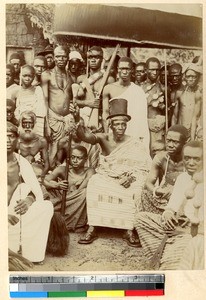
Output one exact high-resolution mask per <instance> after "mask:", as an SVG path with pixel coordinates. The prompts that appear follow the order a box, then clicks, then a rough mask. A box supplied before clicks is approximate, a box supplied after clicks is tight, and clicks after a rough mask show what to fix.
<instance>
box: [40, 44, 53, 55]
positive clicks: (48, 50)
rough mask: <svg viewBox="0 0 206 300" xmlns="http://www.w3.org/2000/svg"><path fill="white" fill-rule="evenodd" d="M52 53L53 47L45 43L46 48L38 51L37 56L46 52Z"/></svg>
mask: <svg viewBox="0 0 206 300" xmlns="http://www.w3.org/2000/svg"><path fill="white" fill-rule="evenodd" d="M53 53H54V49H53V47H52V46H51V45H47V46H46V48H45V49H44V50H43V51H40V52H38V53H37V56H40V55H43V56H45V55H47V54H53Z"/></svg>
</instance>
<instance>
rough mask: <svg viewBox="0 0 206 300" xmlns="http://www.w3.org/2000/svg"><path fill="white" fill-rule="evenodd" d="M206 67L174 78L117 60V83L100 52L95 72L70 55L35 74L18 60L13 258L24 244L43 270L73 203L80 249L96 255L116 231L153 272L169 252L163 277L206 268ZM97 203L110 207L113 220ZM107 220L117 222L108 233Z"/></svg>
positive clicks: (156, 68)
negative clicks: (51, 240)
mask: <svg viewBox="0 0 206 300" xmlns="http://www.w3.org/2000/svg"><path fill="white" fill-rule="evenodd" d="M195 59H196V58H195ZM200 59H201V58H199V60H198V61H193V62H188V64H186V66H181V65H180V64H178V63H173V64H171V65H170V66H167V68H166V72H167V74H166V75H165V67H164V66H162V67H161V64H160V61H159V60H158V59H157V58H156V57H150V58H148V59H147V60H146V62H139V63H137V64H136V65H134V64H133V62H132V60H131V59H130V58H129V57H121V58H119V59H117V58H116V59H115V61H114V63H113V66H112V68H110V69H109V70H106V71H105V70H104V69H103V67H104V60H103V49H102V48H101V47H99V46H93V47H91V48H90V49H89V51H88V53H87V62H86V64H85V61H84V60H83V55H81V53H80V51H76V50H75V51H68V49H67V47H66V46H62V45H60V46H59V45H57V46H56V48H54V49H53V48H52V47H46V49H45V50H44V51H43V52H41V53H38V54H37V55H36V56H35V57H34V60H33V64H32V65H28V64H23V63H22V56H21V55H20V54H19V53H13V54H11V56H10V58H9V64H7V65H6V84H7V86H6V90H7V157H8V206H9V248H10V249H11V250H13V251H15V252H17V251H18V249H19V245H20V244H21V248H22V255H23V256H24V257H26V258H27V259H29V260H31V261H32V262H40V261H43V260H44V257H45V251H46V243H47V238H48V232H49V225H50V221H51V218H52V215H53V211H60V209H61V199H62V192H63V191H67V196H66V208H65V217H64V218H65V222H66V226H67V229H68V231H71V230H72V231H75V232H84V231H86V234H85V235H84V236H83V237H81V238H80V239H79V241H78V243H80V244H90V243H92V242H93V241H94V240H95V239H97V237H98V234H97V233H98V231H99V230H100V231H101V229H100V228H99V226H101V225H102V224H104V226H106V227H114V228H120V229H124V230H123V231H122V232H123V239H124V240H125V241H126V242H127V244H128V245H129V246H132V247H140V246H141V245H142V247H143V249H144V251H145V253H146V255H147V256H148V257H149V258H150V260H152V259H153V260H154V258H155V260H156V261H158V255H157V254H158V251H159V249H160V248H161V247H162V252H161V255H159V261H160V262H159V264H160V267H161V268H165V269H178V268H183V269H184V268H189V269H201V268H203V225H202V224H203V178H202V172H203V171H202V167H203V161H202V160H203V149H202V140H203V138H202V130H203V129H202V88H201V85H202V83H201V74H202V67H201V63H200ZM85 65H87V67H86V68H85ZM105 65H106V64H105ZM107 71H108V72H107ZM106 72H107V73H108V74H107V77H106V79H105V73H106ZM165 79H166V82H167V84H165ZM166 101H167V108H168V111H167V114H168V115H167V118H166V114H165V112H166V110H165V107H166ZM166 122H167V126H166ZM167 127H169V129H168V131H167V132H165V130H166V128H167ZM67 158H69V163H70V166H69V172H68V178H65V169H66V163H65V162H67V161H68V159H67ZM151 160H152V162H151ZM27 169H28V171H27ZM25 170H26V171H25ZM33 171H34V173H33ZM26 173H27V175H26ZM28 174H31V176H28ZM34 174H35V176H34ZM28 177H29V179H28ZM183 181H184V182H185V184H182V182H183ZM179 182H180V183H179ZM40 186H41V189H40ZM108 186H109V187H110V189H108ZM111 199H112V200H111ZM116 199H119V200H118V201H119V202H118V203H117V202H115V201H116ZM125 199H126V201H125ZM16 201H17V202H16ZM95 201H96V203H99V202H101V201H103V202H105V203H106V205H107V206H108V211H106V215H105V216H103V212H101V210H100V212H99V211H98V212H97V211H96V212H95V209H94V206H93V202H95ZM111 201H113V204H114V203H116V206H115V210H114V211H111V209H110V207H109V203H110V202H111ZM125 202H126V203H127V204H126V205H128V210H127V206H125V207H126V208H125V211H124V212H122V208H121V205H120V203H125ZM115 211H116V213H117V215H115ZM107 214H108V215H111V216H110V221H111V220H112V221H111V222H109V221H108V223H106V224H105V223H104V222H103V221H102V220H103V219H104V218H107ZM118 214H122V219H121V220H120V219H119V217H118ZM95 215H96V216H95ZM45 216H46V217H45ZM128 220H129V221H130V222H127V221H128ZM42 228H44V230H42ZM179 229H180V230H179ZM171 233H173V234H171ZM174 237H175V238H174ZM171 241H172V242H171ZM40 245H41V246H40ZM160 246H161V247H160ZM197 248H198V249H197ZM174 251H175V252H174ZM168 253H169V254H168ZM174 253H176V256H175V257H174V255H173V254H174ZM188 253H189V254H190V255H188ZM197 255H198V257H196V256H197ZM171 257H173V259H172V258H171Z"/></svg>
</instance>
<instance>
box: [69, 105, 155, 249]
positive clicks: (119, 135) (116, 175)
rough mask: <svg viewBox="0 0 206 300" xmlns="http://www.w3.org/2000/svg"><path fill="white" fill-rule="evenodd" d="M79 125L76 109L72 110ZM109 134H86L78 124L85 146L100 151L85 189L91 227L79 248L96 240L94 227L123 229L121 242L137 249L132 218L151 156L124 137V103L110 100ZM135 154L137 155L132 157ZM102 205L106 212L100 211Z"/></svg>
mask: <svg viewBox="0 0 206 300" xmlns="http://www.w3.org/2000/svg"><path fill="white" fill-rule="evenodd" d="M71 111H72V112H73V113H74V117H75V120H76V121H77V122H78V121H79V114H78V108H76V109H75V108H71ZM108 119H110V121H111V122H110V124H111V125H110V126H111V132H110V133H96V134H93V133H89V132H86V131H85V130H84V127H82V126H81V124H80V123H78V125H77V126H78V127H77V134H78V136H79V137H80V138H81V139H82V140H83V141H85V142H87V143H91V144H97V143H98V144H99V145H100V147H101V149H102V156H101V157H100V166H99V167H98V168H97V174H96V175H94V176H92V178H91V179H90V180H89V183H88V187H87V214H88V223H89V225H90V227H89V229H88V231H87V233H86V235H85V236H84V237H83V238H81V239H80V240H79V243H80V244H90V243H92V242H93V241H94V240H95V239H96V238H97V235H96V226H104V227H113V228H120V229H126V233H125V235H124V237H123V238H124V239H125V240H126V242H127V243H128V245H129V246H132V247H137V246H138V245H139V244H138V241H137V240H136V239H135V237H134V234H133V231H132V230H133V226H134V224H133V221H134V214H135V210H136V207H137V204H138V202H139V201H140V196H141V190H142V186H143V184H144V181H145V178H146V176H147V173H148V169H149V164H150V156H149V154H148V152H147V151H146V150H145V146H144V143H143V142H142V141H141V140H138V139H135V138H134V137H130V136H128V135H126V134H125V131H126V128H127V123H128V122H129V121H130V119H131V117H130V116H129V115H128V114H127V100H125V99H113V100H112V101H111V103H110V114H109V116H108ZM135 153H136V154H135ZM102 204H104V208H105V209H101V206H102Z"/></svg>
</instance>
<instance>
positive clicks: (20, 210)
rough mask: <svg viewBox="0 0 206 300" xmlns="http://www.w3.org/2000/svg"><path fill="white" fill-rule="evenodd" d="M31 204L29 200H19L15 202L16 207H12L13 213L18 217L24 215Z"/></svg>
mask: <svg viewBox="0 0 206 300" xmlns="http://www.w3.org/2000/svg"><path fill="white" fill-rule="evenodd" d="M31 204H32V202H31V198H25V199H21V200H19V201H17V205H16V206H15V207H14V211H15V213H17V214H19V215H24V214H25V213H26V212H27V211H28V209H29V206H30V205H31Z"/></svg>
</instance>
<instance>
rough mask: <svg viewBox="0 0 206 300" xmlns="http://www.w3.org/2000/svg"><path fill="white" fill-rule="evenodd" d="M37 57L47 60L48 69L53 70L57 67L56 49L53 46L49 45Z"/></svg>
mask: <svg viewBox="0 0 206 300" xmlns="http://www.w3.org/2000/svg"><path fill="white" fill-rule="evenodd" d="M37 56H44V57H45V58H46V60H47V68H48V70H51V69H53V68H54V66H55V62H54V49H53V47H52V46H51V45H47V46H46V48H45V49H44V50H43V51H40V52H39V53H38V54H37Z"/></svg>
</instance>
